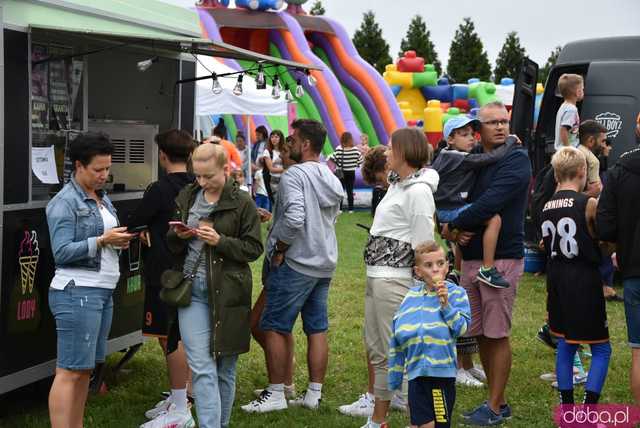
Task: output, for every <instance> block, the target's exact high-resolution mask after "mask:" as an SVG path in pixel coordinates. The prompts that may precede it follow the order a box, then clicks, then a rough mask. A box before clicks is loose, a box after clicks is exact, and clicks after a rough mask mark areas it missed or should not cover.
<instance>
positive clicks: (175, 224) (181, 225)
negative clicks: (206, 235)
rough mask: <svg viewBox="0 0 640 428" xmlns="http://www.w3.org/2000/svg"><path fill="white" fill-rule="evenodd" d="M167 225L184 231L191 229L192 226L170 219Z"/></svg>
mask: <svg viewBox="0 0 640 428" xmlns="http://www.w3.org/2000/svg"><path fill="white" fill-rule="evenodd" d="M169 226H171V227H175V228H176V229H178V230H181V231H184V232H186V231H190V230H193V228H192V227H189V226H187V225H186V224H184V223H183V222H181V221H170V222H169Z"/></svg>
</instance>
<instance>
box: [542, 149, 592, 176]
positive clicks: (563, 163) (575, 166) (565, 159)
mask: <svg viewBox="0 0 640 428" xmlns="http://www.w3.org/2000/svg"><path fill="white" fill-rule="evenodd" d="M551 166H553V173H554V174H555V176H556V181H557V182H558V183H563V182H566V181H569V180H573V179H574V178H576V177H577V176H578V173H579V172H580V170H581V169H583V168H586V167H587V158H586V156H585V155H584V153H582V152H581V151H580V150H578V149H576V148H575V147H563V148H561V149H560V150H558V151H557V152H556V153H555V154H554V155H553V157H552V158H551Z"/></svg>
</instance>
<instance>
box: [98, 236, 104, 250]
mask: <svg viewBox="0 0 640 428" xmlns="http://www.w3.org/2000/svg"><path fill="white" fill-rule="evenodd" d="M103 241H104V236H102V235H100V236H98V239H96V247H98V248H102V244H103Z"/></svg>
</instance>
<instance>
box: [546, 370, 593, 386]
mask: <svg viewBox="0 0 640 428" xmlns="http://www.w3.org/2000/svg"><path fill="white" fill-rule="evenodd" d="M587 377H588V375H587V373H585V374H574V375H573V385H574V386H576V385H581V384H583V383H587ZM551 386H552V387H553V388H556V389H558V381H557V380H556V381H554V382H553V383H552V384H551Z"/></svg>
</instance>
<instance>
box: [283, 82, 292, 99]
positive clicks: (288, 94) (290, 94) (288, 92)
mask: <svg viewBox="0 0 640 428" xmlns="http://www.w3.org/2000/svg"><path fill="white" fill-rule="evenodd" d="M284 89H285V94H284V99H285V100H287V102H288V103H290V102H293V94H292V93H291V89H289V85H286V86H285V87H284Z"/></svg>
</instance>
